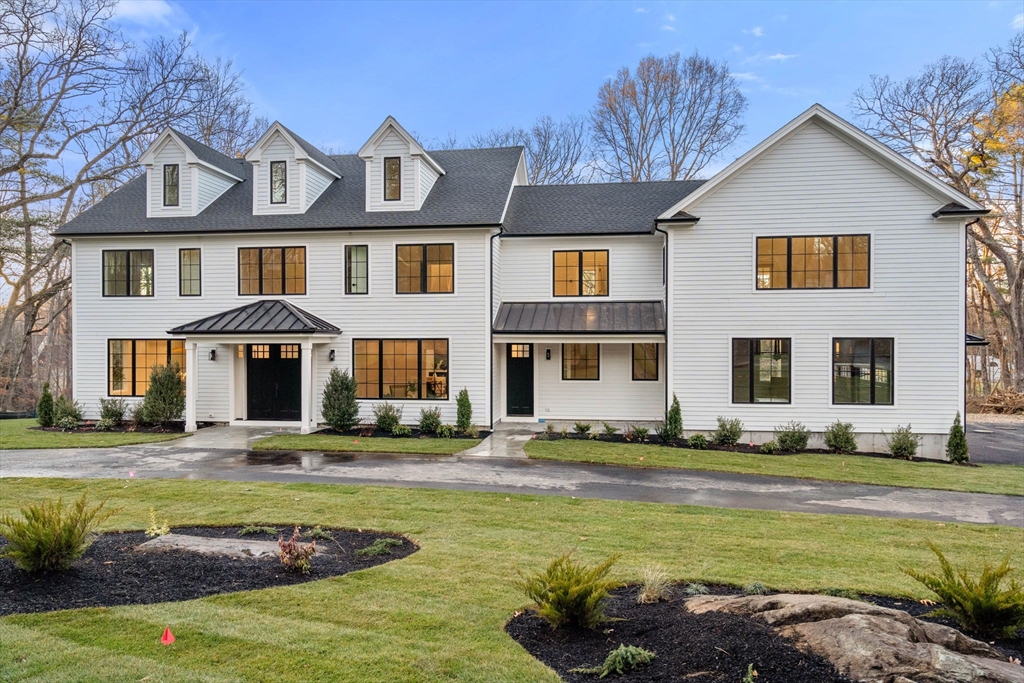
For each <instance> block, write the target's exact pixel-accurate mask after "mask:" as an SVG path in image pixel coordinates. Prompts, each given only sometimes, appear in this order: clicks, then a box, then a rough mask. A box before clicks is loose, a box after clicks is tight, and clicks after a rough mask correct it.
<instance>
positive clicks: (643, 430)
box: [633, 427, 651, 443]
mask: <svg viewBox="0 0 1024 683" xmlns="http://www.w3.org/2000/svg"><path fill="white" fill-rule="evenodd" d="M633 433H634V434H635V435H636V441H637V443H647V437H648V435H649V434H650V433H651V430H650V429H648V428H647V427H633Z"/></svg>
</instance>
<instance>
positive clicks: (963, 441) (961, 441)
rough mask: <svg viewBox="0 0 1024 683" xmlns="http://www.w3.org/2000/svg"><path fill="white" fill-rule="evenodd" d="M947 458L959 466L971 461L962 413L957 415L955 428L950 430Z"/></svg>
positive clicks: (954, 422)
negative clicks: (961, 420) (961, 418)
mask: <svg viewBox="0 0 1024 683" xmlns="http://www.w3.org/2000/svg"><path fill="white" fill-rule="evenodd" d="M946 457H947V458H949V461H950V462H952V463H956V464H957V465H964V464H966V463H967V462H968V461H969V460H970V459H971V457H970V455H969V454H968V453H967V434H965V433H964V425H963V423H962V422H960V411H959V410H958V411H957V413H956V419H954V420H953V426H952V427H950V428H949V439H947V440H946Z"/></svg>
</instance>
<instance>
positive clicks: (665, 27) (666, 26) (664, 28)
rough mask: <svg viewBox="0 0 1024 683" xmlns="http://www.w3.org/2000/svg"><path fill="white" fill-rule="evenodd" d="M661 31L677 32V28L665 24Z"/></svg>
mask: <svg viewBox="0 0 1024 683" xmlns="http://www.w3.org/2000/svg"><path fill="white" fill-rule="evenodd" d="M661 30H662V31H675V30H676V27H675V26H669V25H668V24H665V25H664V26H662V27H661Z"/></svg>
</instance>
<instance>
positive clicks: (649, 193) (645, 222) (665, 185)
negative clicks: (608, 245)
mask: <svg viewBox="0 0 1024 683" xmlns="http://www.w3.org/2000/svg"><path fill="white" fill-rule="evenodd" d="M704 182H705V181H703V180H677V181H660V182H649V183H595V184H591V185H531V186H521V187H516V188H515V189H514V190H513V191H512V200H511V201H510V202H509V206H508V213H507V214H506V216H505V224H504V226H505V230H506V232H507V234H508V235H511V236H516V235H576V234H592V235H614V234H636V233H649V232H652V231H653V230H654V219H655V218H657V217H658V216H659V215H661V214H662V213H664V212H665V211H668V210H669V209H670V208H672V205H673V204H675V203H676V202H678V201H679V200H680V199H682V198H683V197H685V196H686V195H688V194H690V193H691V192H693V191H694V190H696V189H697V188H698V187H700V186H701V185H703V184H704Z"/></svg>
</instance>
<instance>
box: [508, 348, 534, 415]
mask: <svg viewBox="0 0 1024 683" xmlns="http://www.w3.org/2000/svg"><path fill="white" fill-rule="evenodd" d="M505 347H506V348H507V349H508V352H507V360H508V362H507V363H506V368H507V370H506V371H507V372H508V380H507V381H508V396H507V398H506V402H507V403H508V411H507V412H508V414H509V415H533V344H506V345H505Z"/></svg>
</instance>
